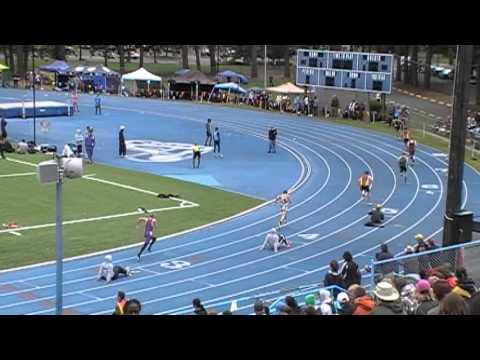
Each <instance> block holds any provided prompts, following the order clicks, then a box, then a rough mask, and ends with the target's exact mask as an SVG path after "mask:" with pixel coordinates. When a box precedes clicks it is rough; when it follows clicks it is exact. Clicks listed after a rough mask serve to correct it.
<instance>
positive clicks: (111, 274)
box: [97, 255, 131, 283]
mask: <svg viewBox="0 0 480 360" xmlns="http://www.w3.org/2000/svg"><path fill="white" fill-rule="evenodd" d="M104 260H105V261H104V262H103V263H102V264H101V265H100V268H99V270H98V275H97V280H105V281H106V282H107V283H109V282H110V281H114V280H117V279H118V278H119V277H120V275H124V276H130V275H131V271H130V268H129V267H126V268H123V267H121V266H118V265H115V266H114V265H113V263H112V255H106V256H105V259H104Z"/></svg>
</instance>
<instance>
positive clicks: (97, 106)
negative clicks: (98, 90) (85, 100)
mask: <svg viewBox="0 0 480 360" xmlns="http://www.w3.org/2000/svg"><path fill="white" fill-rule="evenodd" d="M95 115H102V98H101V97H100V94H97V96H95Z"/></svg>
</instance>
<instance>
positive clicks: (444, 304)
mask: <svg viewBox="0 0 480 360" xmlns="http://www.w3.org/2000/svg"><path fill="white" fill-rule="evenodd" d="M469 314H470V311H469V308H468V305H467V303H466V302H465V300H464V299H463V297H462V296H460V295H458V294H455V293H453V292H451V293H450V294H448V295H447V296H445V298H444V299H443V300H442V301H441V303H440V307H439V310H438V315H469Z"/></svg>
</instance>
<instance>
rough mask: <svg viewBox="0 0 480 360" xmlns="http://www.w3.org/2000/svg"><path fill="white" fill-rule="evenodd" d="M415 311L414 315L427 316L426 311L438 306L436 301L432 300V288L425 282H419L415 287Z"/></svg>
mask: <svg viewBox="0 0 480 360" xmlns="http://www.w3.org/2000/svg"><path fill="white" fill-rule="evenodd" d="M415 291H416V295H415V296H416V298H417V303H418V306H417V309H416V310H415V315H427V313H428V311H429V310H431V309H433V308H434V307H436V306H438V301H436V300H435V299H434V298H433V294H432V288H431V286H430V283H429V282H428V281H427V280H424V279H422V280H419V281H418V282H417V284H416V286H415Z"/></svg>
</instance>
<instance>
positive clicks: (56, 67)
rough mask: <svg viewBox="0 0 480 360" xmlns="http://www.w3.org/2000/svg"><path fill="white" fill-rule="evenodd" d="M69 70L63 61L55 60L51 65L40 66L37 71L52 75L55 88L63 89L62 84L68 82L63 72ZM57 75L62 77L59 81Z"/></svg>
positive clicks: (68, 66)
mask: <svg viewBox="0 0 480 360" xmlns="http://www.w3.org/2000/svg"><path fill="white" fill-rule="evenodd" d="M69 68H70V65H68V64H67V63H66V62H65V61H62V60H55V61H54V62H52V63H51V64H48V65H43V66H40V67H39V69H40V71H45V72H50V73H53V74H54V77H55V78H54V84H55V86H58V87H60V88H63V87H64V83H67V82H68V77H67V76H65V71H66V70H68V69H69ZM58 75H64V76H61V78H60V79H59V76H58Z"/></svg>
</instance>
